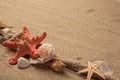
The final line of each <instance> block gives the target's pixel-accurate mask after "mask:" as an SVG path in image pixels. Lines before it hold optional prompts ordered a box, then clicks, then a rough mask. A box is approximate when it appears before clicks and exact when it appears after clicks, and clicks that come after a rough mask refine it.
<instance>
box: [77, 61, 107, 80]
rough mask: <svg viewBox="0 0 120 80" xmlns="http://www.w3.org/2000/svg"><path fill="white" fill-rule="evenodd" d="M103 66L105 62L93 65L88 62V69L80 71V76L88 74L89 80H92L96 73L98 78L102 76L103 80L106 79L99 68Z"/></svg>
mask: <svg viewBox="0 0 120 80" xmlns="http://www.w3.org/2000/svg"><path fill="white" fill-rule="evenodd" d="M102 64H103V61H101V62H100V63H98V64H93V63H91V62H88V67H87V68H85V69H83V70H80V71H78V74H80V73H86V72H88V73H87V80H91V77H92V75H93V74H94V73H95V74H97V75H98V76H100V77H101V78H103V79H105V75H104V74H103V73H102V72H101V71H100V70H99V69H98V67H99V66H101V65H102Z"/></svg>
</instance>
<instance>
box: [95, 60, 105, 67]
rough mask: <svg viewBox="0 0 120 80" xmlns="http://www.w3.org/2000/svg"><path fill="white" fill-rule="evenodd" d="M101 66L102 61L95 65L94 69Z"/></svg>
mask: <svg viewBox="0 0 120 80" xmlns="http://www.w3.org/2000/svg"><path fill="white" fill-rule="evenodd" d="M102 64H103V61H100V62H99V63H98V64H95V65H94V67H95V68H98V67H99V66H101V65H102Z"/></svg>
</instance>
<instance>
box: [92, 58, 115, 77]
mask: <svg viewBox="0 0 120 80" xmlns="http://www.w3.org/2000/svg"><path fill="white" fill-rule="evenodd" d="M99 62H100V61H98V60H97V61H94V62H93V63H94V64H97V63H99ZM98 69H99V70H100V71H101V72H103V73H104V74H105V76H106V77H110V76H112V75H113V70H112V68H111V67H110V64H109V63H108V62H107V61H104V62H103V64H102V65H101V66H99V67H98Z"/></svg>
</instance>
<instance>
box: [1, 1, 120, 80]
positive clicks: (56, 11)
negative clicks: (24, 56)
mask: <svg viewBox="0 0 120 80" xmlns="http://www.w3.org/2000/svg"><path fill="white" fill-rule="evenodd" d="M0 21H3V22H5V23H8V24H12V25H13V26H14V27H13V29H15V30H17V31H21V30H22V27H23V26H25V25H26V26H28V27H29V29H30V31H31V33H32V34H33V35H38V34H41V33H42V32H43V31H46V32H47V33H48V36H47V38H46V39H45V40H44V41H43V43H45V42H50V43H52V44H53V45H54V46H55V48H56V50H57V55H59V56H60V57H62V58H65V59H69V60H73V61H81V62H84V63H86V62H87V61H94V60H105V61H108V62H109V63H110V64H111V67H112V68H113V70H114V74H115V76H117V77H119V76H120V2H119V0H118V1H117V0H0ZM13 55H14V52H12V51H9V50H7V48H5V47H3V46H0V80H85V79H84V78H83V77H80V76H78V75H76V73H74V72H72V71H69V70H65V71H64V72H63V73H55V72H53V71H51V70H50V69H48V68H44V67H40V66H30V67H29V68H27V69H19V68H17V65H14V66H13V65H9V63H8V60H9V59H10V58H11V57H12V56H13ZM119 78H120V77H119Z"/></svg>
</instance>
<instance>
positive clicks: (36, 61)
mask: <svg viewBox="0 0 120 80" xmlns="http://www.w3.org/2000/svg"><path fill="white" fill-rule="evenodd" d="M30 63H31V64H38V63H39V64H44V63H45V62H44V59H42V58H37V59H33V58H30Z"/></svg>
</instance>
